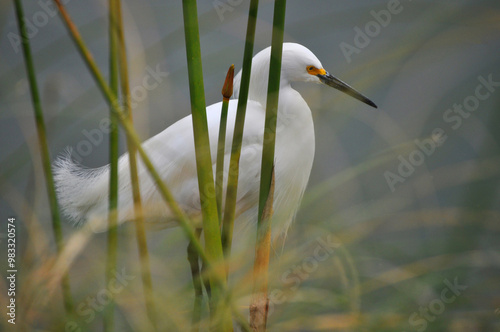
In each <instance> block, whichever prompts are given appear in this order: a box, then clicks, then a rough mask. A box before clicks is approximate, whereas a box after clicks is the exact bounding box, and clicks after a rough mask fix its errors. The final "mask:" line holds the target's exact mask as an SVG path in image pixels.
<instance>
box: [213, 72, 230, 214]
mask: <svg viewBox="0 0 500 332" xmlns="http://www.w3.org/2000/svg"><path fill="white" fill-rule="evenodd" d="M233 78H234V65H231V67H229V70H228V71H227V75H226V80H225V81H224V85H223V87H222V109H221V113H220V125H219V141H218V143H217V163H216V165H215V199H216V201H217V211H218V212H219V223H221V222H222V192H223V190H222V189H223V182H224V155H225V154H226V149H225V148H226V127H227V109H228V107H229V98H231V96H232V95H233Z"/></svg>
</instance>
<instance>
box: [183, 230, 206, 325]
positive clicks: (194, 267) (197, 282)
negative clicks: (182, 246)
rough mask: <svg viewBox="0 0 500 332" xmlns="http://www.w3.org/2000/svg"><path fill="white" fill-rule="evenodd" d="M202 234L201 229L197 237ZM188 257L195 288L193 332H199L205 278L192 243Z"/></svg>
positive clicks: (197, 231)
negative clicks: (203, 280)
mask: <svg viewBox="0 0 500 332" xmlns="http://www.w3.org/2000/svg"><path fill="white" fill-rule="evenodd" d="M200 234H201V228H197V229H196V237H197V238H199V237H200ZM187 256H188V261H189V265H190V266H191V277H192V278H193V287H194V305H193V316H192V321H191V331H192V332H197V331H199V324H200V319H201V304H202V300H203V288H202V279H204V278H203V277H202V276H201V274H200V265H199V256H198V253H197V252H196V250H195V248H194V246H193V243H192V242H189V244H188V247H187ZM207 293H208V291H207Z"/></svg>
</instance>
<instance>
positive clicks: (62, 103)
mask: <svg viewBox="0 0 500 332" xmlns="http://www.w3.org/2000/svg"><path fill="white" fill-rule="evenodd" d="M23 3H24V7H25V15H26V17H27V18H28V20H29V21H30V24H31V26H32V28H31V29H30V33H31V38H30V42H31V46H32V50H33V53H34V57H35V67H36V70H37V73H38V74H37V79H38V84H39V88H40V92H41V98H42V106H43V110H44V113H45V121H46V125H47V130H48V141H49V148H50V152H51V154H52V158H53V159H54V158H56V156H57V155H58V154H60V153H62V152H63V150H64V149H65V148H66V147H68V146H70V147H73V149H75V151H76V153H77V154H78V156H79V160H80V162H81V163H82V164H83V165H85V166H88V167H98V166H102V165H104V164H107V163H108V161H107V158H108V155H107V153H108V143H107V137H106V136H105V135H102V130H101V131H99V125H100V123H102V121H106V120H105V119H106V118H107V116H108V108H107V105H106V103H105V102H104V99H103V97H102V96H101V94H100V92H99V91H98V89H97V87H96V85H95V83H94V81H93V80H92V78H91V76H90V74H89V72H88V70H87V68H86V67H85V66H84V63H83V61H82V60H81V58H80V56H79V54H78V53H77V52H76V48H75V47H74V45H73V44H72V42H71V40H70V39H69V37H68V35H67V33H66V30H65V28H64V26H63V25H62V23H61V20H60V18H59V17H58V15H56V14H52V11H53V10H54V11H55V9H54V6H53V5H52V4H51V2H50V1H48V0H45V1H44V0H41V1H24V2H23ZM180 3H181V2H180V1H154V0H149V1H124V2H123V10H124V22H125V28H126V31H125V32H126V39H127V40H126V42H127V50H128V58H129V62H130V85H131V88H132V93H133V96H132V98H133V101H134V102H135V107H134V118H135V123H136V128H137V129H138V131H139V133H140V135H141V137H142V138H143V139H146V138H148V137H151V136H153V135H155V134H156V133H158V132H160V131H162V130H163V129H164V128H166V127H167V126H169V125H170V124H172V123H174V122H175V121H176V120H178V119H180V118H182V117H184V116H185V115H187V114H189V112H190V105H189V90H188V78H187V68H186V55H185V48H184V33H183V21H182V8H181V5H180ZM394 3H395V2H394V1H373V0H371V1H367V0H366V1H320V0H309V1H288V7H287V13H286V25H285V41H290V42H297V43H300V44H303V45H305V46H306V47H308V48H309V49H310V50H311V51H312V52H313V53H315V54H316V56H317V57H318V58H319V59H320V60H321V61H322V64H323V66H324V67H325V69H327V70H328V71H329V72H330V73H332V74H334V75H335V76H337V77H339V78H340V79H342V80H344V81H346V82H347V83H349V84H351V85H352V86H353V87H355V88H356V89H358V90H359V91H361V92H362V93H363V94H365V95H366V96H368V97H369V98H370V99H372V100H373V101H374V102H375V103H376V104H377V105H378V106H379V108H378V109H377V110H374V109H371V108H370V107H368V106H366V105H364V104H362V103H360V102H358V101H356V100H354V99H352V98H350V97H348V96H346V95H343V94H342V93H340V92H338V91H336V90H333V89H330V88H328V87H325V86H316V85H307V84H297V85H296V86H295V87H296V89H297V90H298V91H299V92H301V94H302V95H303V97H304V99H305V100H306V101H307V102H308V104H309V106H310V108H311V110H312V112H313V117H314V121H315V131H316V142H317V143H316V157H315V161H314V165H313V171H312V174H311V179H310V183H309V186H308V190H307V192H306V195H305V198H304V201H303V206H302V208H301V210H300V211H299V214H298V217H297V220H296V222H295V223H294V225H293V226H292V228H291V229H290V231H289V238H288V240H287V243H286V245H285V249H284V251H285V252H286V251H287V249H290V248H305V249H304V250H306V252H307V245H308V244H310V243H311V242H314V241H315V239H316V238H317V237H318V236H320V235H321V234H327V233H328V234H329V233H331V234H334V235H336V236H338V237H339V239H340V240H339V241H341V242H343V243H345V247H346V248H348V251H349V253H350V257H352V260H353V264H354V265H355V267H356V269H355V270H356V274H357V275H358V278H359V279H360V280H361V282H362V283H363V282H366V283H365V284H364V285H365V286H366V285H367V284H368V286H366V289H368V290H366V289H365V288H363V287H362V289H363V290H364V291H362V295H361V297H360V300H359V301H360V302H359V303H358V304H357V306H358V310H361V311H362V312H363V313H368V312H370V313H374V312H375V313H377V312H378V313H384V314H389V313H396V314H400V316H401V317H402V318H401V319H400V320H397V323H394V324H392V325H387V326H385V327H380V326H383V325H380V324H379V323H380V321H379V320H374V321H373V322H371V323H373V324H374V325H371V326H372V329H373V330H376V329H380V330H385V331H388V330H391V331H392V330H395V331H396V330H398V331H401V330H408V331H416V330H419V329H418V327H419V326H420V327H422V326H423V323H422V322H420V325H419V324H417V323H415V322H414V324H413V325H412V323H411V322H410V321H409V317H410V315H411V314H412V312H414V311H416V312H418V310H419V307H420V306H427V305H428V304H429V303H430V302H431V301H432V300H433V299H435V298H436V297H439V294H440V291H441V289H442V288H443V287H445V284H444V283H443V280H450V281H451V282H453V280H454V279H455V278H458V280H459V283H460V284H465V285H467V287H468V288H467V290H465V291H464V294H463V295H461V296H459V298H458V299H457V301H456V302H453V303H452V304H449V305H448V304H447V305H446V308H445V310H444V313H443V314H441V313H440V314H439V315H437V316H439V317H438V319H437V320H432V321H431V320H430V319H425V318H422V317H423V316H422V315H421V314H420V315H421V316H419V317H420V318H421V319H424V320H426V322H427V323H426V330H427V331H431V330H432V331H445V330H446V331H462V330H463V331H494V330H499V329H500V310H499V309H498V308H499V307H500V278H499V277H498V275H499V267H500V258H499V252H498V250H499V249H500V244H499V241H498V236H499V235H500V232H499V230H500V226H499V225H500V209H499V204H498V203H499V202H500V190H499V188H500V187H499V180H500V146H499V143H500V130H499V128H500V112H499V111H500V110H499V106H500V87H499V86H496V87H495V86H494V85H493V86H490V87H489V89H490V90H488V87H485V88H480V92H481V93H482V94H483V95H485V94H487V97H484V98H483V99H484V100H480V99H477V98H476V99H474V96H475V95H476V90H477V86H478V85H480V84H483V83H482V82H483V81H484V80H486V81H488V79H490V80H493V81H494V82H500V66H499V64H500V62H499V51H500V25H499V23H500V20H499V18H500V3H499V2H498V1H465V0H463V1H401V2H400V4H399V5H398V6H395V7H391V6H392V5H391V4H394ZM44 4H47V5H44ZM198 5H199V8H198V9H199V24H200V35H201V49H202V54H203V71H204V82H205V94H206V101H207V104H212V103H215V102H218V101H220V100H221V94H220V89H221V87H222V83H223V80H224V78H225V75H226V71H227V69H228V67H229V66H230V65H231V64H232V63H234V64H235V67H236V70H239V69H240V68H241V61H242V57H243V47H244V38H245V32H246V20H247V10H248V1H236V0H233V1H225V0H221V1H199V4H198ZM388 6H389V7H390V8H389V9H391V10H393V11H394V12H396V13H391V12H390V11H389V9H388ZM67 9H68V11H69V12H70V14H71V15H72V18H73V19H74V21H75V23H76V24H77V26H78V28H79V29H80V32H81V34H82V36H83V38H84V40H85V41H86V43H87V45H88V47H89V48H90V50H91V52H92V54H93V55H94V57H95V59H96V61H97V63H98V64H99V66H100V68H101V70H103V72H104V73H107V67H108V64H107V63H108V48H107V36H108V34H107V24H108V22H107V4H106V2H105V1H96V0H92V1H76V0H70V1H68V2H67ZM381 11H384V13H391V14H390V16H383V14H380V13H381ZM272 13H273V2H272V1H261V4H260V8H259V16H258V17H259V20H258V24H257V35H256V43H255V53H256V52H257V51H259V50H261V49H263V48H265V47H267V46H269V45H270V42H271V29H272ZM381 15H382V16H381ZM377 16H378V17H379V20H381V22H382V23H383V24H381V23H377V20H376V17H377ZM384 25H385V26H384ZM366 29H368V32H366ZM370 29H371V30H370ZM359 31H363V32H364V35H365V36H364V38H363V37H360V35H359ZM18 34H19V33H18V30H17V25H16V21H15V17H14V10H13V6H12V3H11V2H7V1H3V2H2V3H1V4H0V142H1V144H0V146H1V150H0V196H1V201H0V208H1V212H2V213H1V214H2V216H1V218H2V224H3V221H4V220H5V219H6V218H7V216H12V215H15V216H17V217H18V218H19V219H29V218H33V216H36V218H38V220H39V221H40V223H41V225H42V226H44V228H43V229H44V230H45V232H46V236H47V237H48V238H49V239H51V233H50V232H51V231H50V213H49V210H48V201H47V198H46V189H45V185H44V179H43V175H42V171H41V164H40V155H39V150H38V146H37V138H36V132H35V126H34V117H33V109H32V105H31V100H30V92H29V87H28V84H27V80H26V73H25V69H24V63H23V56H22V52H21V48H20V44H19V39H18V37H16V36H18ZM16 38H17V39H16ZM346 50H349V51H350V52H347V51H346ZM346 52H347V53H346ZM155 70H156V71H161V72H165V73H167V72H168V75H166V74H165V75H164V76H159V77H157V83H158V84H156V85H155V87H154V88H152V89H145V87H144V83H143V81H144V79H145V77H149V78H147V79H148V80H149V81H148V82H155V80H154V76H152V75H151V71H155ZM151 77H153V79H151ZM481 78H482V79H481ZM498 85H500V84H498ZM134 91H135V92H134ZM471 96H472V97H471ZM474 100H476V101H477V103H475V101H474ZM464 103H470V105H472V106H471V107H473V108H474V109H475V110H474V111H471V112H469V111H465V112H464V113H463V114H464V115H460V113H455V112H453V110H452V109H453V107H454V105H459V106H460V105H463V104H464ZM464 107H465V106H464ZM450 109H451V110H450ZM449 110H450V111H449ZM436 128H440V130H438V132H439V133H441V135H446V140H444V142H442V144H441V145H440V146H438V147H435V148H434V149H433V151H432V152H430V153H428V154H424V153H423V152H415V151H422V150H421V148H419V147H418V145H417V144H416V143H415V140H418V141H419V142H422V141H426V140H427V141H426V142H429V139H432V138H433V137H434V139H437V136H439V135H436V132H434V133H433V131H435V130H436ZM99 132H100V133H101V134H99ZM433 135H434V136H433ZM443 137H444V136H441V138H443ZM121 143H122V144H121V147H120V149H121V151H125V140H124V137H123V136H122V140H121ZM412 153H413V157H412V158H414V159H413V160H414V161H415V163H416V164H418V165H416V166H414V167H412V168H413V171H411V169H410V170H408V169H407V171H408V173H411V174H406V175H402V174H401V173H400V171H398V167H399V168H400V169H401V167H403V168H404V166H400V164H401V163H402V161H401V160H406V161H409V159H410V156H412ZM419 156H423V160H418V157H419ZM415 158H417V159H415ZM421 159H422V158H421ZM387 172H391V174H394V175H397V176H400V178H399V179H400V180H402V181H400V182H394V183H393V184H392V188H391V184H390V183H388V181H387V176H389V175H388V174H389V173H387ZM4 228H5V227H3V226H2V229H1V232H2V234H5V229H4ZM64 230H65V234H70V233H71V232H72V231H73V229H72V227H71V226H70V225H67V224H65V228H64ZM169 232H170V233H169ZM174 232H176V231H174ZM19 234H21V235H18V236H21V238H23V237H22V236H23V235H22V234H23V230H20V233H19ZM339 234H340V235H339ZM177 235H179V234H177ZM341 235H342V236H341ZM165 236H173V235H171V231H167V232H158V233H152V234H151V235H150V240H151V243H152V251H153V253H155V252H156V253H157V254H161V253H162V250H166V247H165V246H167V244H164V241H163V240H164V238H165ZM25 238H27V237H25ZM101 240H102V241H100V242H96V243H98V244H99V243H100V244H102V248H105V242H104V240H103V239H101ZM20 242H21V247H22V246H25V245H26V244H23V243H22V242H23V241H22V240H21V241H20ZM2 246H3V244H2ZM3 249H4V248H3V247H2V250H3ZM155 250H156V251H155ZM169 250H172V248H170V249H169ZM183 250H184V249H183V248H182V250H181V249H179V254H178V256H179V260H181V261H182V259H183V258H182V253H183ZM305 256H307V255H305ZM305 256H303V257H300V255H299V256H296V257H295V260H296V262H300V261H301V260H302V259H303V258H304V257H305ZM2 264H3V263H2ZM82 264H83V263H82ZM179 264H180V263H179ZM412 264H413V265H412ZM77 265H78V264H77ZM185 268H186V271H183V273H184V272H185V273H187V267H185ZM75 269H78V266H76V267H75ZM318 269H320V272H318V274H317V276H316V277H314V278H311V279H310V280H309V279H308V280H307V282H311V283H313V282H314V283H315V284H314V285H313V286H314V289H316V290H321V289H329V290H332V289H333V288H336V287H337V286H333V284H334V283H335V282H334V280H333V279H331V278H329V277H328V275H329V273H330V272H329V269H334V270H335V268H333V267H329V268H323V269H322V267H321V266H320V267H319V268H318ZM321 269H322V270H321ZM391 271H392V272H391ZM390 273H393V274H390ZM157 274H160V272H157ZM186 275H187V274H186ZM278 279H279V277H278ZM387 280H391V282H387ZM157 282H159V281H158V280H157ZM280 282H281V281H279V280H278V281H277V284H278V285H279V284H280ZM305 284H306V283H304V285H305ZM304 285H302V284H301V286H300V287H303V286H304ZM330 285H332V286H331V287H330ZM304 287H305V286H304ZM339 287H340V286H339ZM75 288H76V287H75ZM311 288H313V287H312V286H311ZM340 288H342V287H340ZM314 294H316V293H314ZM319 294H321V291H320V292H319ZM316 295H317V294H316ZM321 301H322V304H321V306H320V309H318V308H317V307H314V306H311V305H304V304H303V303H302V304H301V303H300V301H297V300H296V301H291V302H293V303H292V304H288V305H287V306H282V307H283V308H282V310H283V311H286V310H288V311H289V312H288V313H290V312H301V313H302V314H304V313H306V314H307V313H308V312H309V310H310V311H314V314H315V315H316V314H318V312H319V313H322V314H329V313H332V312H337V311H339V312H342V308H343V305H345V303H343V302H342V300H335V301H334V300H332V298H325V299H323V300H321ZM297 302H299V303H297ZM359 308H361V309H359ZM311 315H312V314H311ZM278 317H279V316H278V315H276V317H274V316H273V317H272V319H276V320H277V324H278V323H279V318H278ZM460 319H462V320H460ZM382 320H383V319H382ZM457 321H458V323H457ZM304 324H305V325H300V324H299V325H298V326H308V325H307V319H306V320H305V323H304ZM377 324H379V325H377ZM283 329H284V328H283ZM302 330H304V331H305V330H307V328H306V327H303V328H302Z"/></svg>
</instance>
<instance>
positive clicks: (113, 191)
mask: <svg viewBox="0 0 500 332" xmlns="http://www.w3.org/2000/svg"><path fill="white" fill-rule="evenodd" d="M116 3H117V0H109V2H108V6H109V87H110V89H111V91H112V92H113V93H114V94H115V95H116V96H118V61H117V56H118V54H117V35H116V28H115V27H116V24H117V17H116V15H117V13H116ZM109 118H110V120H111V121H110V122H111V123H110V133H109V161H110V172H109V197H108V201H109V212H108V234H107V235H108V238H107V240H108V251H107V257H106V284H108V283H109V282H110V281H111V279H113V278H114V273H115V271H116V261H117V251H118V234H117V227H116V226H117V220H118V211H117V208H118V157H119V155H118V144H119V143H118V142H119V136H118V120H117V119H116V116H115V115H114V114H113V110H112V108H110V110H109ZM114 307H115V305H114V301H113V300H111V301H110V303H109V304H108V305H107V306H106V309H105V311H104V331H113V329H114Z"/></svg>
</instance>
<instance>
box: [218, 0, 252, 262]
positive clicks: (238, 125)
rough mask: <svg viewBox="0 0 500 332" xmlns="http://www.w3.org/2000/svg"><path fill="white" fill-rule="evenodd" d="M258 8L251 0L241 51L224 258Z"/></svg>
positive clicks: (231, 225) (232, 214) (229, 234)
mask: <svg viewBox="0 0 500 332" xmlns="http://www.w3.org/2000/svg"><path fill="white" fill-rule="evenodd" d="M258 8H259V0H251V1H250V8H249V10H248V23H247V34H246V39H245V50H244V52H243V68H242V73H241V82H240V90H239V96H238V107H237V110H236V121H235V124H234V133H233V143H232V146H231V159H230V163H229V171H228V180H227V191H226V204H225V206H224V218H223V221H222V229H223V234H222V246H223V248H224V256H225V257H226V258H228V257H229V256H230V255H231V245H232V234H233V228H234V218H235V213H236V198H237V196H236V195H237V192H238V178H239V169H240V156H241V143H242V142H243V127H244V124H245V115H246V110H247V99H248V88H249V86H250V73H251V72H252V57H253V45H254V40H255V27H256V24H257V11H258Z"/></svg>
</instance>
